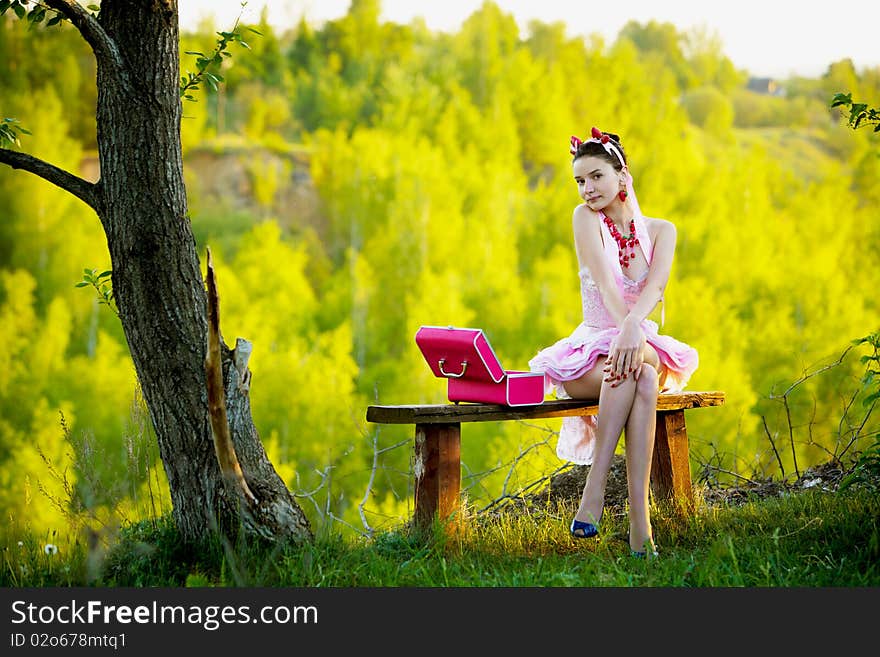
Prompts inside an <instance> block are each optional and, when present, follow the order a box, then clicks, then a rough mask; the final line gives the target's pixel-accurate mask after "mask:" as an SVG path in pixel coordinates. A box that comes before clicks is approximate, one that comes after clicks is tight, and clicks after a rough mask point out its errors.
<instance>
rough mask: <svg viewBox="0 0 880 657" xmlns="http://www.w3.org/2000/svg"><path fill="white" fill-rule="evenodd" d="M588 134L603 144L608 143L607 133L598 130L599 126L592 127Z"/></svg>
mask: <svg viewBox="0 0 880 657" xmlns="http://www.w3.org/2000/svg"><path fill="white" fill-rule="evenodd" d="M590 134H591V135H593V139H598V140H599V141H601V142H602V143H603V144H607V143H608V139H609V137H608V135H606V134H605V133H604V132H602V131H601V130H599V128H593V129H592V130H590Z"/></svg>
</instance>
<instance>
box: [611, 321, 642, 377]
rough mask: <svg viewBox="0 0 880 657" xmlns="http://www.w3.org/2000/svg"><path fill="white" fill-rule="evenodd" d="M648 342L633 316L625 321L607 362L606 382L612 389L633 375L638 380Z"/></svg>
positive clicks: (613, 343)
mask: <svg viewBox="0 0 880 657" xmlns="http://www.w3.org/2000/svg"><path fill="white" fill-rule="evenodd" d="M646 343H647V341H646V340H645V332H644V331H642V327H641V326H640V325H639V322H638V321H636V319H635V318H634V317H633V316H632V315H628V316H627V317H626V319H624V320H623V325H622V326H621V327H620V333H618V335H617V337H616V338H615V339H614V341H613V342H612V343H611V349H610V350H609V354H608V359H607V360H606V361H605V369H604V372H605V381H606V382H610V383H611V384H612V386H611V387H612V388H616V387H617V386H619V385H620V384H621V383H623V381H625V380H626V378H627V377H628V376H629V375H630V374H633V375H634V377H635V378H636V379H638V375H639V372H640V371H641V369H642V363H643V362H644V349H645V345H646Z"/></svg>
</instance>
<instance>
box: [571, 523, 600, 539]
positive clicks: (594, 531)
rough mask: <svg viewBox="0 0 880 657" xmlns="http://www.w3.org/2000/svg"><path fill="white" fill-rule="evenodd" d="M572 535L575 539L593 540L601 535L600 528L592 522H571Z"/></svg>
mask: <svg viewBox="0 0 880 657" xmlns="http://www.w3.org/2000/svg"><path fill="white" fill-rule="evenodd" d="M570 531H571V535H572V536H574V537H575V538H593V537H594V536H597V535H598V534H599V528H598V527H596V525H594V524H593V523H591V522H583V521H581V520H572V521H571V528H570Z"/></svg>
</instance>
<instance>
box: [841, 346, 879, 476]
mask: <svg viewBox="0 0 880 657" xmlns="http://www.w3.org/2000/svg"><path fill="white" fill-rule="evenodd" d="M853 344H854V345H863V344H867V345H869V346H870V348H871V353H870V354H866V355H864V356H862V357H861V358H860V359H859V360H860V362H861V363H862V364H863V365H865V374H864V375H863V376H862V381H861V383H862V390H863V391H864V392H865V393H866V395H865V398H864V399H862V405H863V406H865V407H866V408H867V409H868V411H867V412H868V413H870V412H871V411H873V410H874V407H875V406H876V405H877V403H878V401H880V331H878V332H877V333H871V334H870V335H867V336H865V337H864V338H860V339H858V340H854V341H853ZM878 481H880V435H878V436H876V437H875V440H874V444H873V445H871V446H870V447H869V448H868V449H866V450H865V451H864V452H862V454H861V455H860V456H859V458H858V459H857V460H856V465H855V467H854V468H853V470H852V472H850V473H849V474H848V475H846V476H845V477H844V478H843V480H842V481H841V482H840V488H841V490H842V489H845V488H848V487H849V486H852V485H853V484H856V483H865V484H869V485H874V486H876V485H877V482H878Z"/></svg>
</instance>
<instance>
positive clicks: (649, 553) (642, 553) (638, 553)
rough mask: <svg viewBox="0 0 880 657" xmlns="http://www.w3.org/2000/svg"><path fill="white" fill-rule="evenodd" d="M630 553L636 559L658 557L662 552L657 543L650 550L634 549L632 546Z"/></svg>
mask: <svg viewBox="0 0 880 657" xmlns="http://www.w3.org/2000/svg"><path fill="white" fill-rule="evenodd" d="M645 542H646V543H647V541H645ZM652 543H653V541H652ZM629 553H630V554H631V555H632V556H633V557H635V558H636V559H646V558H649V557H650V558H651V559H656V558H657V557H659V556H660V553H659V552H657V546H656V545H652V546H651V549H650V550H633V549H632V548H630V549H629Z"/></svg>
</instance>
